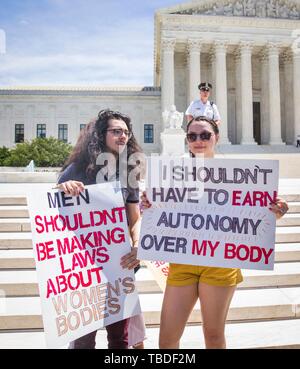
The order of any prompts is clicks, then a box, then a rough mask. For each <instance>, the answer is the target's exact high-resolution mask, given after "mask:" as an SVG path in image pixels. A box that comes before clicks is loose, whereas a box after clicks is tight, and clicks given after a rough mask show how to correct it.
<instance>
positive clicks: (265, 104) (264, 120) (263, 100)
mask: <svg viewBox="0 0 300 369" xmlns="http://www.w3.org/2000/svg"><path fill="white" fill-rule="evenodd" d="M259 60H260V64H261V81H260V83H261V95H260V111H261V117H260V121H261V143H262V144H263V145H267V144H268V143H269V141H270V113H269V59H268V54H267V53H262V54H261V56H260V59H259Z"/></svg>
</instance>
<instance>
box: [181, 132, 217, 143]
mask: <svg viewBox="0 0 300 369" xmlns="http://www.w3.org/2000/svg"><path fill="white" fill-rule="evenodd" d="M212 135H213V133H212V132H208V131H203V132H202V133H200V134H197V133H187V135H186V139H187V140H188V142H196V141H197V138H198V137H199V138H200V140H201V141H209V140H210V139H211V136H212Z"/></svg>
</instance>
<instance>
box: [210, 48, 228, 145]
mask: <svg viewBox="0 0 300 369" xmlns="http://www.w3.org/2000/svg"><path fill="white" fill-rule="evenodd" d="M214 47H215V55H216V86H215V91H216V104H217V106H218V109H219V112H220V115H221V125H220V140H219V143H220V144H221V145H224V144H227V145H228V144H231V142H230V141H229V139H228V124H227V64H226V49H227V45H226V42H224V41H215V43H214Z"/></svg>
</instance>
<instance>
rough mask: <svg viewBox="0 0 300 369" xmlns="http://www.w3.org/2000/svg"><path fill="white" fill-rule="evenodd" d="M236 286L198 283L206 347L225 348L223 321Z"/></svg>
mask: <svg viewBox="0 0 300 369" xmlns="http://www.w3.org/2000/svg"><path fill="white" fill-rule="evenodd" d="M235 289H236V286H233V287H218V286H211V285H208V284H205V283H199V286H198V291H199V298H200V304H201V312H202V320H203V333H204V338H205V344H206V348H208V349H225V348H226V341H225V323H226V318H227V314H228V310H229V306H230V303H231V300H232V297H233V294H234V291H235Z"/></svg>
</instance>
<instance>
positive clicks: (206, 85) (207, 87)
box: [198, 82, 212, 91]
mask: <svg viewBox="0 0 300 369" xmlns="http://www.w3.org/2000/svg"><path fill="white" fill-rule="evenodd" d="M198 88H199V90H206V91H209V90H211V89H212V84H211V83H208V82H201V83H200V85H199V86H198Z"/></svg>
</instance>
